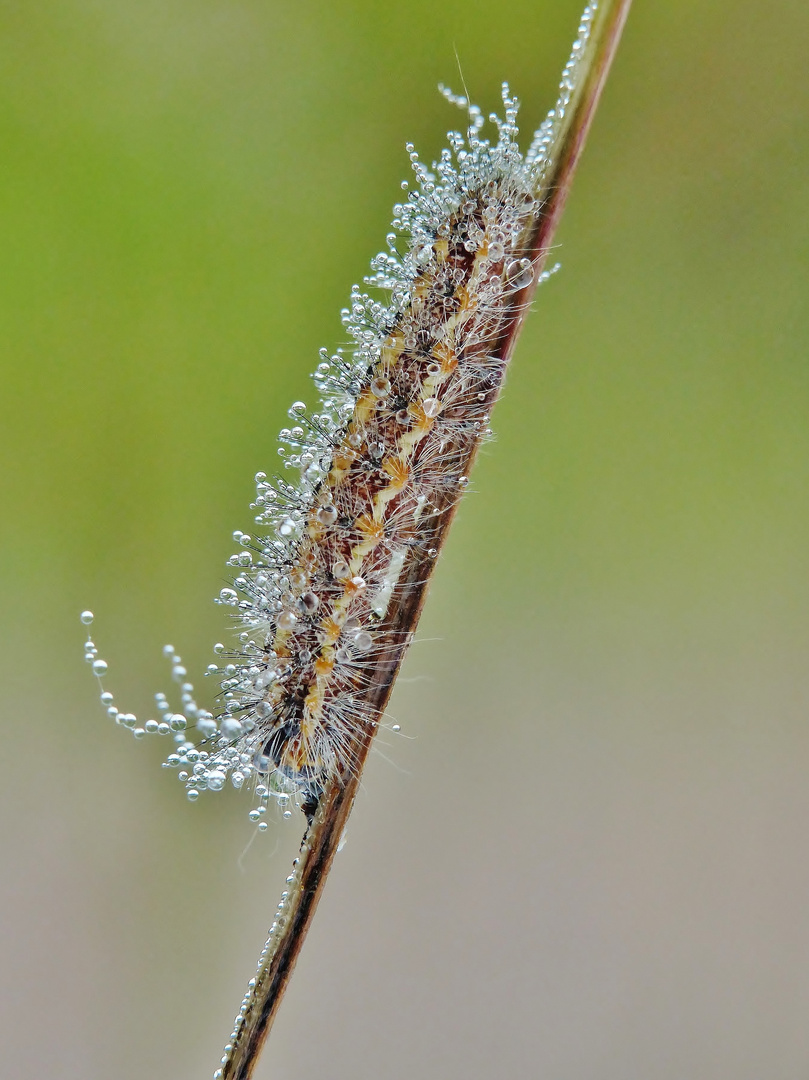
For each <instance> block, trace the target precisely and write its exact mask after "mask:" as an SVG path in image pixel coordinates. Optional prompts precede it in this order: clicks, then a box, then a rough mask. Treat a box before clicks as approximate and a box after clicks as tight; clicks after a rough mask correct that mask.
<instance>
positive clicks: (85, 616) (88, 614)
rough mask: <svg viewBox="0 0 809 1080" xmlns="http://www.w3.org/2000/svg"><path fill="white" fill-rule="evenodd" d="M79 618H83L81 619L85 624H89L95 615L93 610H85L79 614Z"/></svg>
mask: <svg viewBox="0 0 809 1080" xmlns="http://www.w3.org/2000/svg"><path fill="white" fill-rule="evenodd" d="M79 618H80V619H81V621H82V622H83V623H84V625H85V626H89V625H90V623H91V622H92V621H93V618H94V616H93V613H92V611H83V612H82V613H81V615H80V616H79Z"/></svg>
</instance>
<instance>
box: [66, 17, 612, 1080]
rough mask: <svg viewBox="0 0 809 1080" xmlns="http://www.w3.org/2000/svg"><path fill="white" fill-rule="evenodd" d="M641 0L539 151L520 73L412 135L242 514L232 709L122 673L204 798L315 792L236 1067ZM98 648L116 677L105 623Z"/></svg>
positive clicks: (300, 796)
mask: <svg viewBox="0 0 809 1080" xmlns="http://www.w3.org/2000/svg"><path fill="white" fill-rule="evenodd" d="M629 3H630V0H599V2H595V0H594V2H591V3H590V4H588V6H587V7H586V8H585V10H584V13H583V15H582V18H581V22H580V25H579V31H578V36H577V38H576V40H575V42H574V44H573V50H572V53H571V57H570V59H569V61H568V63H567V65H566V67H565V69H564V72H563V76H562V81H561V85H560V90H559V96H558V99H557V102H556V105H555V106H554V108H553V109H552V110H551V112H550V113H549V114H548V117H547V118H546V120H545V121H544V122H543V124H542V125H541V127H540V128H539V130H538V131H537V132H536V134H535V135H534V138H533V141H532V143H531V145H530V147H529V149H528V151H527V152H526V153H525V154H523V153H522V152H521V151H520V149H519V146H518V143H517V136H518V129H517V112H518V103H517V101H516V99H515V98H513V97H512V96H511V94H510V91H509V89H508V86H507V85H506V84H504V85H503V93H502V98H503V108H504V115H503V117H502V118H500V117H498V116H496V115H492V116H491V117H490V118H489V119H490V120H491V122H492V123H493V124H494V125H495V127H496V129H497V140H496V141H489V140H488V139H486V138H484V137H483V136H482V129H483V126H484V123H485V120H484V117H483V114H482V112H481V110H480V109H479V108H477V106H474V105H471V104H470V103H469V102H468V101H467V99H466V98H462V97H457V96H455V95H454V94H452V93H451V92H450V91H448V90H446V89H444V88H442V92H443V93H444V95H445V97H446V98H447V99H448V100H449V101H450V102H451V103H453V104H455V105H457V106H459V107H460V108H462V109H464V110H466V112H467V114H468V118H469V125H468V128H467V131H466V134H465V135H462V134H460V133H457V132H450V133H449V135H448V140H449V147H448V148H447V149H446V150H444V152H443V153H442V155H441V158H440V160H439V161H438V162H436V163H435V164H434V165H433V167H432V169H427V168H426V167H425V166H424V165H423V164H422V163H421V161H420V160H419V158H418V155H417V154H416V152H415V150H414V149H413V147H412V146H410V145H408V147H407V149H408V153H409V155H410V159H411V162H412V166H413V171H414V174H415V185H414V186H413V188H412V189H409V185H408V184H404V185H403V187H404V188H405V189H408V195H407V198H406V199H404V200H403V202H402V203H401V204H400V205H397V206H396V207H395V208H394V219H393V231H392V232H391V233H390V234H389V235H388V237H387V242H388V251H387V252H384V253H382V254H380V255H377V256H376V258H375V259H374V260H373V261H372V264H371V269H372V274H371V276H369V277H368V278H366V284H367V285H368V286H370V287H373V288H376V289H378V290H381V291H382V292H383V294H387V296H386V299H384V300H377V299H374V298H373V297H372V296H370V295H369V294H367V293H364V292H362V291H361V290H360V288H359V287H358V286H355V287H354V289H353V290H352V293H351V298H350V306H349V307H348V308H347V309H345V310H344V311H343V323H344V326H345V328H346V330H347V332H348V334H349V335H350V337H351V339H352V341H353V346H352V347H351V348H349V349H345V350H342V349H340V350H337V351H336V352H335V353H334V354H333V355H329V354H328V353H327V352H326V351H323V352H322V353H321V362H320V365H319V366H318V368H317V371H316V372H315V375H314V381H315V386H316V388H317V390H318V391H319V393H320V398H321V401H320V404H319V406H318V409H317V411H315V412H309V411H308V410H307V409H306V406H305V405H304V404H303V403H302V402H296V403H295V404H294V405H293V406H292V407H291V409H290V411H289V415H290V418H291V420H292V422H293V426H292V427H291V428H285V429H284V430H283V431H282V432H281V436H280V438H281V442H282V444H283V445H282V448H281V449H280V451H279V453H280V454H281V455H282V457H284V459H285V466H286V468H287V469H288V470H289V471H290V472H291V473H292V474H294V476H295V480H294V482H289V481H286V480H283V479H278V480H275V481H269V480H268V479H267V477H266V475H265V474H264V473H259V474H257V476H256V489H257V490H256V498H255V502H254V503H253V505H252V509H253V510H254V512H255V514H256V523H257V524H258V526H259V529H260V532H261V535H259V536H256V537H253V536H252V535H249V534H246V533H242V532H236V533H234V539H235V540H236V541H237V542H238V544H239V545H240V550H239V551H238V552H237V553H236V554H235V555H233V556H232V557H231V559H230V565H231V566H233V567H234V568H235V569H236V576H235V578H234V580H233V583H232V586H228V587H226V588H225V589H223V590H222V592H221V593H220V596H219V602H220V603H222V604H224V605H226V606H229V607H231V608H232V609H233V619H234V621H235V623H236V626H237V629H238V646H237V647H236V648H234V649H231V650H228V649H226V647H225V646H224V645H217V646H216V647H215V652H217V653H218V654H219V655H220V657H221V658H222V662H223V666H221V667H218V666H217V665H211V666H210V668H209V673H210V674H218V675H219V676H220V677H221V680H222V681H221V695H220V698H219V704H218V707H217V710H216V711H215V712H210V711H207V710H205V709H201V708H200V707H199V705H198V704H197V702H196V700H195V699H194V696H193V690H194V688H193V685H192V684H191V683H189V682H186V681H185V680H186V676H187V673H186V669H185V667H184V666H183V664H182V661H181V659H180V657H179V656H177V655H176V653H175V652H174V650H173V648H171V646H167V647H166V653H167V655H168V656H169V657H170V658H171V661H172V668H173V674H174V677H175V679H176V680H177V681H178V682H179V683H180V684H181V692H182V704H183V712H182V713H175V712H173V711H172V709H171V708H170V706H169V703H168V700H167V698H166V697H165V695H157V704H158V708H159V710H160V712H161V719H160V720H149V721H147V722H146V724H145V725H144V726H142V727H141V726H139V725H138V721H137V718H136V717H135V715H134V714H131V713H123V712H121V711H120V710H119V709H118V708H117V706H116V705H115V704H114V703H113V696H112V694H111V693H110V692H109V691H106V690H103V688H102V695H101V697H102V702H103V703H104V705H105V706H106V708H107V711H108V713H109V715H110V716H111V717H112V718H113V719H114V720H115V721H116V722H117V723H118V724H120V725H121V726H123V727H127V728H129V729H131V730H132V731H133V733H134V735H135V736H136V737H142V736H144V735H146V734H148V733H158V734H163V735H168V734H170V733H171V732H174V738H175V741H176V744H177V745H176V748H175V750H174V752H173V753H171V754H169V755H168V758H167V760H166V765H167V766H169V767H173V768H177V769H178V770H179V776H180V779H181V780H182V781H183V783H184V784H185V786H186V789H187V792H188V797H189V798H190V799H192V800H193V799H196V798H198V796H199V794H200V792H201V791H203V790H206V789H207V790H218V789H221V788H222V787H223V786H224V785H225V783H226V782H227V781H228V778H230V781H231V782H232V783H233V784H234V786H236V787H241V786H243V785H244V784H245V783H246V782H247V781H248V780H249V781H251V782H252V783H254V784H255V791H256V794H257V796H258V799H259V805H258V807H255V808H254V809H252V810H251V811H250V816H251V818H252V819H253V820H255V821H259V828H260V829H262V828H266V823H265V822H264V821H261V820H260V819H261V816H262V814H263V813H264V811H265V809H266V806H267V803H268V802H269V799H270V798H271V797H275V798H276V799H277V801H278V802H279V803H280V804H282V805H284V806H286V805H287V804H288V803H289V802H290V800H294V801H295V802H297V804H298V805H299V806H300V808H301V809H302V810H303V811H304V813H305V814H306V816H307V819H308V822H309V828H308V830H307V833H306V835H305V837H304V840H303V843H302V847H301V854H300V856H299V858H298V859H297V860H296V863H295V868H294V871H293V873H292V874H291V875H290V877H289V878H288V879H287V880H288V885H289V888H288V890H287V892H285V893H284V895H283V897H282V900H281V904H280V906H279V909H278V913H277V916H276V920H275V922H274V923H273V925H272V927H271V929H270V935H269V938H268V941H267V944H266V945H265V948H264V951H263V952H262V954H261V957H260V959H259V965H258V971H257V974H256V977H255V978H254V979H253V980H251V982H250V985H249V988H248V992H247V994H246V995H245V998H244V1000H243V1002H242V1006H241V1009H240V1011H239V1015H238V1017H237V1019H236V1025H235V1027H234V1030H233V1032H232V1035H231V1039H230V1042H229V1043H228V1044H227V1046H226V1047H225V1052H224V1055H223V1057H222V1067H221V1068H220V1069H218V1070H217V1071H216V1073H215V1074H214V1077H215V1080H233V1078H240V1080H247V1077H248V1076H249V1075H250V1073H251V1071H252V1066H253V1064H254V1063H255V1060H256V1058H257V1055H258V1053H259V1050H260V1048H261V1045H262V1043H263V1040H264V1038H265V1037H266V1034H267V1031H268V1029H269V1026H270V1023H271V1021H272V1019H273V1016H274V1012H275V1009H276V1007H277V1004H278V1002H279V1001H280V998H281V995H282V994H283V990H284V988H285V985H286V982H287V980H288V978H289V975H290V973H291V970H292V967H293V965H294V962H295V959H296V957H297V953H298V950H299V949H300V945H301V943H302V941H303V937H304V935H305V933H306V930H307V927H308V924H309V921H310V919H311V917H312V914H313V912H314V909H315V906H316V904H317V900H318V897H319V895H320V890H321V888H322V883H323V880H324V878H325V875H326V873H327V871H328V868H329V866H330V864H331V860H332V859H333V857H334V853H335V851H336V850H337V846H338V843H339V840H340V836H341V834H342V830H343V827H344V824H345V821H346V819H347V817H348V814H349V812H350V809H351V804H352V801H353V797H354V794H355V792H356V787H357V783H358V779H359V774H360V771H361V769H362V765H363V763H364V760H365V756H366V755H367V752H368V748H369V746H370V743H371V740H372V739H373V736H374V734H375V732H376V729H377V727H378V725H379V723H380V718H381V716H382V714H383V711H384V707H385V704H386V702H387V700H388V697H389V695H390V691H391V688H392V685H393V682H394V679H395V677H396V674H397V672H398V670H399V666H400V664H401V661H402V658H403V656H404V653H405V651H406V649H407V647H408V644H409V643H410V640H411V638H412V634H413V631H414V629H415V626H416V624H417V622H418V617H419V614H420V611H421V606H422V604H423V601H424V596H425V590H426V586H427V583H428V581H429V578H430V574H431V572H432V567H433V566H434V563H435V558H436V556H437V555H438V553H439V551H440V549H441V545H442V543H443V541H444V538H445V536H446V533H447V529H448V527H449V524H450V522H451V519H452V516H453V513H454V510H455V508H456V506H457V503H458V500H459V498H460V496H461V494H462V492H463V489H464V487H465V485H466V482H467V477H468V474H469V469H470V467H471V465H472V463H473V461H474V458H475V454H476V452H477V450H478V448H479V446H480V444H481V442H482V441H483V440H484V439H485V438H486V436H487V434H488V420H489V413H490V411H491V408H492V406H493V404H494V402H495V401H496V399H497V397H498V394H499V392H500V390H501V387H502V384H503V379H504V376H505V372H506V368H507V364H508V360H509V357H510V354H511V351H512V348H513V345H514V342H515V340H516V336H517V333H518V331H519V328H520V325H521V322H522V318H523V316H524V314H525V311H526V308H527V305H528V303H529V301H530V298H531V296H532V295H533V290H534V289H535V287H536V285H537V284H538V282H540V281H541V280H543V279H544V278H546V277H547V276H548V275H549V273H552V272H553V271H552V270H551V271H545V270H543V266H544V263H545V259H546V256H547V253H548V250H549V245H550V239H551V237H552V234H553V231H554V228H555V225H556V222H557V220H558V218H559V215H560V213H561V210H562V207H563V205H564V200H565V197H566V194H567V190H568V188H569V185H570V180H571V178H572V174H573V171H574V169H575V166H576V163H577V161H578V158H579V155H580V153H581V149H582V146H583V143H584V139H585V137H586V134H587V131H588V128H589V124H590V121H591V119H592V115H593V112H594V109H595V106H596V104H597V101H598V98H599V95H600V92H601V89H602V87H603V84H604V81H605V79H606V75H607V72H608V70H609V66H610V63H611V60H612V57H613V55H614V52H615V48H616V46H617V43H618V40H619V37H620V33H621V29H622V26H623V23H624V20H625V18H626V15H627V12H628V9H629ZM554 269H555V268H554ZM92 619H93V616H92V613H90V612H84V613H83V614H82V620H83V621H84V622H85V623H90V622H92ZM85 655H86V659H87V660H88V661H90V662H91V663H92V665H93V670H94V672H95V674H96V675H97V676H98V678H99V679H101V677H102V676H103V675H104V674H105V673H106V670H107V665H106V663H105V662H104V661H103V660H101V659H99V658H98V655H97V650H96V647H95V645H94V644H93V642H92V641H91V640H88V642H87V644H86V648H85ZM189 719H191V720H192V721H193V722H194V724H195V726H196V729H197V732H198V733H199V736H200V740H199V741H198V742H197V743H195V742H194V741H192V740H191V739H190V738H188V721H189ZM285 814H286V815H291V811H290V810H289V809H286V810H285Z"/></svg>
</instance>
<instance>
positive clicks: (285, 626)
mask: <svg viewBox="0 0 809 1080" xmlns="http://www.w3.org/2000/svg"><path fill="white" fill-rule="evenodd" d="M297 621H298V616H297V615H296V614H295V612H294V611H282V612H281V614H280V615H279V616H278V629H279V630H291V629H292V627H293V626H294V625H295V623H296V622H297Z"/></svg>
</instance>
